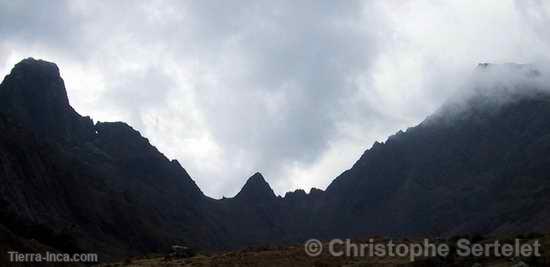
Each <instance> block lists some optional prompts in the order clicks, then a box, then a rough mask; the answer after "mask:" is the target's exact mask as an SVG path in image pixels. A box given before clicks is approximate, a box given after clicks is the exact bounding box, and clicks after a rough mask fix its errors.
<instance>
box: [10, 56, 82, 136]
mask: <svg viewBox="0 0 550 267" xmlns="http://www.w3.org/2000/svg"><path fill="white" fill-rule="evenodd" d="M0 86H1V88H0V111H1V112H2V113H4V114H9V116H10V117H12V118H13V119H15V120H17V122H18V123H20V124H21V125H23V126H25V127H27V128H29V129H32V131H33V132H34V133H36V134H37V135H39V136H41V137H48V138H53V139H56V140H64V139H70V140H75V141H76V140H81V139H88V138H90V137H91V136H92V135H93V123H92V120H91V119H90V118H89V117H81V116H80V115H79V114H78V113H76V112H75V111H74V109H73V108H72V107H71V106H70V105H69V100H68V98H67V92H66V90H65V85H64V82H63V79H61V77H60V75H59V69H58V68H57V66H56V65H55V64H53V63H50V62H46V61H42V60H34V59H32V58H28V59H25V60H23V61H21V62H19V63H18V64H16V65H15V67H14V68H13V69H12V71H11V73H10V74H9V75H8V76H6V77H5V78H4V81H3V82H2V84H1V85H0Z"/></svg>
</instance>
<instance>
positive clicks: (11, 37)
mask: <svg viewBox="0 0 550 267" xmlns="http://www.w3.org/2000/svg"><path fill="white" fill-rule="evenodd" d="M548 25H550V3H549V2H548V1H542V0H541V1H537V0H531V1H530V0H521V1H520V0H518V1H511V0H493V1H484V0H471V1H466V0H457V1H435V0H433V1H429V0H425V1H422V0H419V1H389V0H384V1H382V0H381V1H243V0H239V1H204V0H196V1H79V0H76V1H66V2H64V1H45V0H44V1H12V0H0V72H1V73H2V75H5V74H7V73H8V72H9V70H10V69H11V67H12V66H13V65H14V64H15V63H17V62H18V61H20V60H21V59H23V58H26V57H35V58H40V59H44V60H48V61H53V62H55V63H57V64H58V65H59V67H60V69H61V74H62V76H63V78H64V79H65V83H66V87H67V90H68V94H69V98H70V101H71V103H72V105H73V106H74V107H75V108H76V109H77V111H78V112H79V113H80V114H82V115H90V116H91V117H92V118H94V120H95V121H98V120H99V121H125V122H127V123H129V124H130V125H131V126H133V127H134V128H136V129H137V130H139V131H140V132H141V133H142V134H143V135H144V136H146V137H148V138H149V139H150V140H151V143H152V144H153V145H155V146H157V147H158V148H159V150H161V151H162V152H164V153H165V154H166V155H167V156H168V157H169V158H176V159H178V160H179V161H180V162H181V163H182V165H183V166H184V167H185V168H186V169H187V170H188V172H189V173H190V174H191V176H192V177H193V179H194V180H195V181H196V182H197V183H198V185H199V186H200V188H201V189H202V190H203V191H204V192H205V193H206V194H207V195H209V196H212V197H221V196H233V195H234V194H236V193H237V192H238V190H239V189H240V188H241V186H242V185H243V184H244V182H245V180H246V179H247V178H248V177H249V176H250V175H251V174H252V173H254V172H256V171H260V172H262V173H263V174H264V176H265V177H266V179H267V181H268V182H269V183H270V184H271V185H272V187H273V188H274V190H275V191H276V193H278V194H281V195H284V193H285V192H286V191H289V190H294V189H298V188H303V189H305V190H306V191H307V190H309V188H311V187H318V188H322V189H324V188H325V187H326V186H327V185H328V184H329V183H330V182H331V181H332V179H333V178H335V177H336V176H337V175H338V174H340V173H341V172H342V171H344V170H346V169H348V168H350V167H351V166H352V165H353V163H354V162H355V161H356V160H357V159H358V158H359V156H360V155H361V154H362V153H363V151H364V150H366V149H368V148H370V146H371V145H372V143H373V142H374V141H377V140H378V141H384V140H385V139H386V136H387V135H389V134H392V133H394V132H396V131H398V130H399V129H403V128H406V127H409V126H413V125H415V124H416V123H419V122H420V121H421V120H422V119H423V118H424V117H425V116H427V115H429V114H430V113H431V112H432V111H434V110H435V109H436V108H437V107H438V106H439V105H440V104H441V103H442V102H443V101H445V99H446V98H448V97H449V96H450V95H451V94H452V93H453V92H454V91H455V90H457V88H459V87H460V85H461V83H463V81H464V79H465V78H466V77H467V76H468V75H470V73H471V71H472V70H473V68H474V67H475V66H476V65H477V63H479V62H494V63H503V62H517V63H529V62H538V61H548V60H549V58H550V31H549V30H548Z"/></svg>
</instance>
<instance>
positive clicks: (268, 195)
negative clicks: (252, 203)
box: [235, 172, 276, 200]
mask: <svg viewBox="0 0 550 267" xmlns="http://www.w3.org/2000/svg"><path fill="white" fill-rule="evenodd" d="M235 198H236V199H245V200H266V199H275V198H276V196H275V193H274V192H273V189H271V186H269V184H268V183H267V182H266V181H265V179H264V177H263V176H262V174H261V173H259V172H257V173H255V174H254V175H252V176H251V177H250V178H248V180H247V181H246V183H245V185H244V186H243V188H242V189H241V191H240V192H239V193H238V194H237V195H236V196H235Z"/></svg>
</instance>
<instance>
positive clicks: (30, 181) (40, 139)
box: [0, 59, 550, 260]
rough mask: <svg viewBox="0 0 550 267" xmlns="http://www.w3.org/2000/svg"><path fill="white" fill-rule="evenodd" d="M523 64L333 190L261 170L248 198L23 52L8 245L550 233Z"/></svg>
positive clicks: (7, 105)
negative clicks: (222, 191) (83, 105)
mask: <svg viewBox="0 0 550 267" xmlns="http://www.w3.org/2000/svg"><path fill="white" fill-rule="evenodd" d="M491 68H493V66H490V65H487V66H486V65H482V67H481V68H479V69H478V70H476V72H477V75H478V76H480V77H481V78H482V79H481V80H484V79H485V78H484V77H487V76H491V75H492V72H491ZM510 73H520V74H521V75H520V76H521V79H520V80H522V81H523V82H522V83H519V84H518V83H515V84H514V83H512V86H508V85H509V83H506V82H503V83H499V84H498V86H492V85H491V84H490V83H487V82H480V83H476V84H475V86H473V88H474V89H473V90H471V91H468V93H467V94H465V95H464V96H460V97H457V98H456V99H453V101H452V102H449V103H447V104H446V105H444V106H443V107H442V108H441V109H440V110H439V111H438V112H436V113H435V114H434V115H433V116H431V117H429V118H427V119H426V120H425V121H424V122H422V123H421V124H420V125H418V126H416V127H413V128H410V129H408V130H407V131H406V132H399V133H397V134H396V135H394V136H391V137H390V138H389V139H388V140H387V141H386V142H385V143H383V144H382V143H376V144H374V145H373V147H372V148H371V149H369V150H367V151H366V152H365V153H364V155H363V156H362V157H361V158H360V159H359V160H358V161H357V162H356V163H355V165H354V166H353V167H352V168H351V169H350V170H348V171H346V172H344V173H343V174H342V175H340V176H339V177H337V178H336V179H335V180H334V181H333V183H332V184H331V185H330V186H329V187H328V188H327V190H326V191H321V190H317V189H313V190H312V191H311V192H310V193H309V194H306V193H305V192H304V191H303V190H297V191H295V192H289V193H287V194H286V195H285V197H279V196H276V195H275V194H274V193H273V190H272V189H271V188H270V186H269V184H268V183H267V182H266V181H265V179H264V178H263V176H262V175H261V174H259V173H256V174H254V175H253V176H252V177H250V178H249V180H248V181H247V182H246V184H245V186H244V187H243V189H242V191H241V192H240V193H238V194H237V195H236V196H235V197H234V198H229V199H222V200H214V199H211V198H208V197H206V196H204V195H203V193H202V192H201V191H200V189H199V188H198V187H197V186H196V184H195V183H194V181H193V180H192V179H191V177H190V176H189V175H188V173H187V172H186V171H185V169H184V168H183V167H182V166H180V164H179V163H178V162H177V161H175V160H172V161H170V160H169V159H167V158H166V157H165V156H164V155H163V154H162V153H160V152H159V151H158V150H157V149H156V148H155V147H153V146H152V145H151V144H150V143H149V141H148V140H147V139H146V138H144V137H142V136H141V134H140V133H139V132H137V131H135V130H134V129H132V128H131V127H130V126H128V125H126V124H125V123H122V122H98V123H96V124H94V123H93V122H92V120H91V119H90V118H89V117H82V116H80V115H79V114H78V113H77V112H75V111H74V109H73V108H72V107H71V106H70V105H69V102H68V100H67V94H66V91H65V88H64V85H63V80H62V79H61V77H59V70H58V69H57V66H55V65H54V64H53V63H48V62H44V61H39V60H34V59H26V60H23V61H22V62H21V63H19V64H17V65H16V66H15V67H14V69H13V70H12V72H11V73H10V75H8V76H6V77H5V79H4V81H3V82H2V84H1V85H0V104H1V105H0V133H1V134H0V165H1V166H0V238H1V240H0V242H1V243H2V244H4V246H0V248H6V247H9V245H8V246H6V244H15V245H17V246H19V247H25V246H27V247H28V245H26V244H28V242H27V241H28V240H33V241H32V242H34V243H33V247H35V246H37V247H44V248H53V249H57V250H60V251H91V252H99V253H101V259H102V260H107V259H109V258H111V257H123V256H126V255H132V254H143V253H151V252H155V251H161V250H166V249H167V248H169V246H170V245H172V244H180V243H184V244H187V245H191V246H193V247H197V248H203V249H228V248H237V247H242V246H248V245H258V244H285V243H293V242H301V241H303V240H306V239H309V238H312V237H318V238H329V237H361V236H363V235H371V234H382V235H407V236H415V235H445V234H453V233H464V232H468V233H471V232H480V233H495V232H531V231H544V230H548V229H549V228H548V226H550V220H549V219H548V218H550V209H548V208H547V207H550V205H549V204H550V203H549V200H550V197H548V196H549V193H550V177H549V174H550V157H549V156H548V155H550V123H548V118H549V117H550V96H549V94H548V93H547V92H548V91H547V90H545V89H543V88H539V87H538V85H540V83H532V82H529V81H531V80H535V81H536V80H538V79H540V77H541V73H540V72H539V71H534V70H533V69H530V68H528V67H524V66H516V65H514V66H513V67H512V68H511V69H510ZM502 77H504V78H503V79H504V80H510V77H509V76H502ZM524 82H525V83H524ZM543 85H544V84H543ZM546 86H548V85H547V84H546ZM493 87H495V88H497V90H494V89H495V88H493ZM545 88H547V87H545ZM34 244H35V245H34ZM0 245H1V244H0Z"/></svg>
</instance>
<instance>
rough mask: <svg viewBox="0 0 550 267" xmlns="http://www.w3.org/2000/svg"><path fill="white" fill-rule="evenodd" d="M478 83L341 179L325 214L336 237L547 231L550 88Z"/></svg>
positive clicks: (365, 157) (378, 148)
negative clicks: (549, 91)
mask: <svg viewBox="0 0 550 267" xmlns="http://www.w3.org/2000/svg"><path fill="white" fill-rule="evenodd" d="M485 67H487V66H485ZM492 67H493V68H497V67H495V66H492ZM476 71H480V70H476ZM483 71H485V70H483ZM517 71H522V69H518V70H517ZM481 75H484V74H481ZM514 86H515V85H514ZM476 90H478V91H474V92H472V93H470V94H468V95H467V96H466V97H465V98H464V99H459V100H453V101H452V102H449V103H448V104H446V105H445V106H443V107H442V108H441V110H439V111H438V112H437V113H436V114H434V115H433V116H431V117H429V118H428V119H426V120H425V121H424V122H423V123H421V124H420V125H418V126H416V127H413V128H410V129H408V130H407V131H406V132H399V133H398V134H396V135H394V136H392V137H390V138H389V139H388V140H387V141H386V142H385V143H384V144H380V143H376V144H375V145H374V146H373V147H372V148H371V149H370V150H368V151H366V152H365V154H364V155H363V156H362V157H361V158H360V159H359V160H358V161H357V163H356V164H355V165H354V166H353V168H352V169H350V170H349V171H346V172H345V173H343V174H342V175H341V176H340V177H338V178H336V179H335V181H334V182H333V183H332V184H331V185H330V186H329V187H328V188H327V193H326V194H327V199H329V201H328V202H327V204H326V205H327V206H325V207H324V208H323V212H322V213H325V214H324V215H323V216H322V217H328V218H335V219H334V221H333V222H332V225H331V232H332V234H334V235H341V234H346V235H352V236H354V235H360V234H372V233H381V234H402V235H417V234H432V235H433V234H437V235H439V234H445V233H455V232H481V233H492V232H498V231H506V232H509V231H537V230H538V231H543V230H547V229H548V226H550V220H549V219H548V218H549V217H548V216H546V215H548V214H549V209H548V208H547V207H549V205H548V204H549V203H548V202H549V200H550V198H549V196H548V194H547V193H548V192H550V191H549V189H550V157H549V155H550V123H548V122H549V118H550V96H549V94H548V91H547V90H546V88H544V89H543V88H536V87H531V85H525V86H524V87H522V85H521V84H520V88H515V89H514V88H508V87H506V86H504V87H499V88H496V89H495V88H476ZM350 222H357V223H351V224H350ZM344 229H348V230H345V231H343V230H344Z"/></svg>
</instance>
